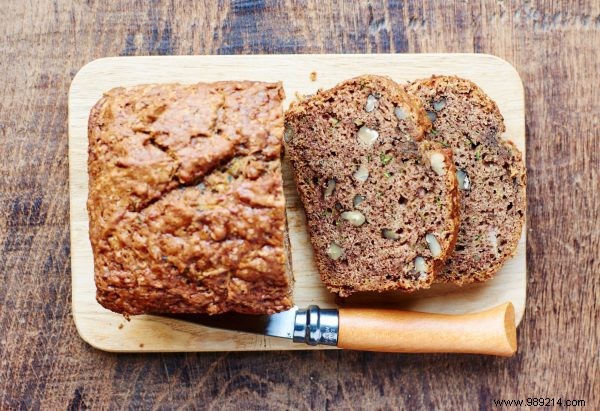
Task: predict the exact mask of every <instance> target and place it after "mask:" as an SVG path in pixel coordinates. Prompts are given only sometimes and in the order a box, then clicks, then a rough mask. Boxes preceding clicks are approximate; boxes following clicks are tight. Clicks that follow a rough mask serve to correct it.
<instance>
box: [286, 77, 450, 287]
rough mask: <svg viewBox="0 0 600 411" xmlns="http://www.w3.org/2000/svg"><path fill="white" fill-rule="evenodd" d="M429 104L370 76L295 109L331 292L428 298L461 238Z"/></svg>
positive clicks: (316, 237) (290, 144)
mask: <svg viewBox="0 0 600 411" xmlns="http://www.w3.org/2000/svg"><path fill="white" fill-rule="evenodd" d="M429 127H430V123H429V120H428V119H427V117H426V114H425V112H424V110H423V109H422V107H421V105H420V103H419V102H418V101H417V100H416V99H414V98H412V97H410V96H409V95H407V94H406V93H405V91H404V90H403V88H402V87H401V86H399V85H398V84H396V83H395V82H393V81H392V80H391V79H389V78H387V77H379V76H361V77H357V78H354V79H351V80H348V81H345V82H343V83H341V84H339V85H337V86H336V87H334V88H332V89H330V90H326V91H319V92H318V93H317V94H316V95H314V96H312V97H309V98H306V99H304V100H302V101H299V102H295V103H293V104H292V106H291V107H290V109H289V110H288V112H287V113H286V129H285V132H284V139H285V141H286V147H287V155H288V156H289V158H290V160H291V163H292V167H293V170H294V178H295V181H296V184H297V187H298V191H299V194H300V198H301V201H302V203H303V205H304V208H305V211H306V216H307V219H308V228H309V233H310V238H311V242H312V245H313V249H314V254H315V260H316V263H317V267H318V269H319V272H320V274H321V278H322V280H323V282H324V283H325V284H326V285H327V287H328V288H329V289H330V290H331V291H333V292H336V293H338V294H339V295H340V296H348V295H350V294H352V293H354V292H357V291H384V290H405V291H414V290H418V289H422V288H427V287H429V285H430V284H431V283H432V281H433V279H434V277H435V275H436V273H437V272H438V271H439V269H440V268H441V266H442V264H443V262H444V260H445V259H446V257H447V256H448V254H449V253H450V252H451V250H452V249H453V246H454V243H455V240H456V234H457V230H458V221H457V219H458V204H457V188H456V184H457V182H456V178H455V169H454V165H453V161H452V154H451V151H450V150H446V149H443V148H442V147H441V146H438V145H436V144H433V143H430V142H422V141H421V140H422V139H423V137H424V133H425V131H426V130H428V129H429Z"/></svg>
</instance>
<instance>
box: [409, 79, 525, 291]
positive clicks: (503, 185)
mask: <svg viewBox="0 0 600 411" xmlns="http://www.w3.org/2000/svg"><path fill="white" fill-rule="evenodd" d="M406 90H407V92H408V93H409V94H412V95H414V96H416V97H418V98H419V99H420V100H421V103H422V104H423V106H424V108H425V110H426V111H427V115H428V117H429V118H430V120H431V121H432V123H433V128H432V129H431V130H430V131H429V132H428V133H427V134H426V138H427V139H428V140H430V141H432V142H437V143H440V144H442V145H444V146H445V147H448V148H450V149H452V151H453V154H454V162H455V165H456V169H457V178H458V182H459V193H460V204H461V210H460V221H461V223H460V231H459V235H458V240H457V243H456V247H455V250H454V253H453V255H452V257H451V258H450V259H449V260H448V261H447V263H446V266H445V268H444V270H443V271H442V272H441V273H440V276H439V277H438V279H436V281H442V282H453V283H456V284H467V283H471V282H481V281H486V280H488V279H490V278H492V277H493V276H494V275H495V274H496V272H497V271H498V270H499V269H500V268H501V267H502V265H503V264H504V262H505V261H506V260H507V259H508V258H510V257H511V256H512V255H513V253H514V251H515V249H516V247H517V244H518V242H519V239H520V237H521V231H522V227H523V223H524V220H525V212H526V200H525V184H526V175H525V166H524V164H523V158H522V155H521V153H520V152H519V150H518V149H517V148H516V147H515V146H514V144H512V143H511V142H510V141H506V140H504V139H502V137H501V134H502V133H503V132H504V131H505V127H504V120H503V118H502V115H501V113H500V110H499V109H498V107H497V105H496V104H495V103H494V101H492V100H491V99H490V98H489V97H488V96H487V95H486V94H485V93H484V92H483V91H482V90H481V88H479V86H477V85H476V84H475V83H473V82H471V81H469V80H465V79H462V78H459V77H455V76H433V77H431V78H428V79H422V80H417V81H415V82H413V83H411V84H409V85H408V86H407V87H406Z"/></svg>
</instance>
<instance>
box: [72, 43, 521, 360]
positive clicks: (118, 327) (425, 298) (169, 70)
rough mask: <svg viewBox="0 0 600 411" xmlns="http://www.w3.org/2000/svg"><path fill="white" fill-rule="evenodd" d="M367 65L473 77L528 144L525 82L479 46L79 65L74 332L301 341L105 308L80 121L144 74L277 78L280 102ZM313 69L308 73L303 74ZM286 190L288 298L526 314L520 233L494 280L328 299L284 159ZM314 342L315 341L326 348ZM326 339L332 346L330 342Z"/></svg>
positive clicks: (403, 77) (118, 342) (196, 343)
mask: <svg viewBox="0 0 600 411" xmlns="http://www.w3.org/2000/svg"><path fill="white" fill-rule="evenodd" d="M370 64H373V65H375V66H376V67H381V68H380V69H379V70H377V71H375V73H379V74H385V75H388V76H390V77H392V78H393V79H395V80H396V81H398V82H405V81H409V80H415V79H417V78H423V77H429V76H430V75H431V74H432V73H434V72H436V73H440V74H442V73H451V74H456V75H459V76H462V77H465V78H468V79H471V80H473V81H475V82H477V83H478V84H479V85H480V86H481V87H482V88H483V89H484V90H485V92H486V93H488V94H489V96H490V97H492V99H494V100H495V101H496V102H497V104H498V106H499V108H500V110H501V111H502V113H503V115H504V119H505V123H506V133H505V136H504V137H505V138H507V139H508V140H510V141H512V142H514V143H515V144H516V145H517V147H519V149H520V150H521V151H522V152H523V153H524V151H525V118H524V117H525V113H524V96H523V84H522V82H521V79H520V77H519V75H518V74H517V72H516V71H515V69H514V68H513V67H512V66H511V65H510V64H509V63H507V62H506V61H504V60H501V59H499V58H497V57H494V56H490V55H485V54H377V55H373V54H353V55H348V54H338V55H331V54H310V55H306V54H297V55H277V56H273V55H270V56H269V55H262V56H260V55H252V56H171V57H166V56H163V57H126V58H108V59H99V60H95V61H93V62H90V63H89V64H87V65H86V66H85V67H83V68H82V69H81V70H80V71H79V72H78V73H77V75H76V77H75V78H74V79H73V82H72V83H71V87H70V89H69V188H70V190H69V197H70V227H71V264H72V267H71V271H72V277H73V297H72V298H73V318H74V320H75V324H76V326H77V330H78V332H79V333H80V335H81V336H82V337H83V338H84V340H86V341H87V342H88V343H90V344H91V345H92V346H94V347H95V348H100V349H104V350H108V351H117V352H119V351H128V352H132V351H146V352H151V351H242V350H298V349H308V348H309V347H307V346H306V345H299V344H291V343H290V342H289V341H287V340H282V339H279V338H265V337H263V336H256V335H251V334H242V333H236V332H231V331H230V332H227V331H224V330H217V329H211V328H208V327H202V326H200V325H198V324H192V323H185V322H182V321H175V320H172V319H165V318H162V317H155V316H142V317H134V318H132V320H131V321H129V322H128V321H124V319H123V317H122V316H121V315H117V314H114V313H111V312H110V311H108V310H106V309H104V308H102V307H101V306H100V305H99V304H98V303H97V302H96V298H95V294H96V287H95V284H94V274H93V257H92V250H91V246H90V243H89V233H88V226H89V222H88V214H87V209H86V200H87V196H88V178H87V153H88V145H87V141H88V136H87V122H88V117H89V113H90V109H91V107H92V106H93V105H94V104H95V103H96V101H98V99H100V97H102V94H103V93H104V92H106V91H108V90H110V89H112V88H113V87H119V86H128V85H135V84H142V83H149V82H167V83H168V82H182V83H194V82H198V81H209V82H210V81H220V80H232V79H250V80H261V81H275V80H280V81H282V82H283V87H284V89H285V92H286V100H285V101H284V107H287V105H289V103H290V102H291V101H292V100H293V99H295V98H296V97H295V96H296V95H297V94H310V93H314V92H315V91H316V90H318V89H319V88H329V87H333V86H334V85H335V84H337V83H339V82H341V81H343V80H344V79H347V78H351V77H355V76H358V75H360V74H361V73H364V71H363V70H364V67H365V66H368V65H370ZM312 72H315V73H317V79H314V80H313V79H312V78H311V75H310V73H312ZM283 175H284V191H285V196H286V212H287V220H288V228H289V235H290V241H291V246H292V247H291V249H292V266H293V267H294V277H295V284H294V302H295V304H296V305H298V306H299V307H306V306H308V305H310V304H318V305H319V306H321V307H323V308H325V307H333V306H337V305H346V306H348V305H356V304H361V305H367V306H371V307H378V306H379V307H380V306H382V305H387V306H389V307H393V308H396V309H399V308H404V309H410V310H414V311H424V312H434V313H435V312H437V313H448V314H462V313H468V312H476V311H483V310H486V309H489V308H491V307H495V306H497V305H498V304H501V303H505V302H507V301H510V302H512V303H513V304H514V306H515V307H516V313H517V316H516V320H517V324H518V323H519V322H520V321H521V318H522V317H523V311H524V308H525V293H526V271H527V267H526V261H525V254H526V251H525V241H526V236H525V235H524V234H523V235H522V238H521V241H520V242H519V244H518V246H517V250H516V255H515V256H514V257H513V258H512V259H511V260H509V261H508V262H507V263H506V264H505V265H504V267H503V268H502V269H501V270H500V272H499V273H498V274H497V275H496V277H495V278H494V280H492V281H489V282H486V283H484V284H473V285H470V286H468V287H458V286H455V285H450V284H436V285H434V286H433V287H432V288H431V289H429V290H426V291H422V292H417V293H412V294H405V293H400V292H395V293H384V294H379V293H366V294H365V293H363V294H361V295H356V296H353V297H352V298H348V299H337V300H336V299H335V298H334V295H333V294H331V293H330V292H328V291H327V290H326V288H325V287H324V286H323V284H322V283H321V281H320V279H319V274H318V271H317V268H316V266H315V264H314V258H313V253H312V247H311V246H310V242H309V237H308V232H307V228H306V217H305V215H304V212H303V211H302V205H301V203H300V200H299V198H298V193H297V190H296V187H295V184H294V181H293V177H292V173H291V169H290V167H289V164H287V161H284V167H283ZM325 347H326V346H316V347H313V348H314V349H324V348H325ZM328 348H330V347H328Z"/></svg>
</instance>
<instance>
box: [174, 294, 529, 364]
mask: <svg viewBox="0 0 600 411" xmlns="http://www.w3.org/2000/svg"><path fill="white" fill-rule="evenodd" d="M169 317H171V318H176V319H180V320H184V321H189V322H193V323H196V324H200V325H203V326H207V327H213V328H221V329H227V330H234V331H242V332H250V333H254V334H261V335H268V336H272V337H279V338H288V339H291V340H292V341H293V342H295V343H305V344H308V345H312V346H314V345H319V344H324V345H333V346H338V347H339V348H345V349H353V350H363V351H383V352H404V353H408V352H410V353H473V354H488V355H499V356H512V355H513V354H514V353H515V352H516V349H517V342H516V326H515V314H514V308H513V305H512V304H511V303H510V302H509V303H504V304H502V305H499V306H497V307H495V308H492V309H489V310H486V311H483V312H479V313H471V314H459V315H449V314H434V313H423V312H412V311H400V310H392V309H373V308H339V309H321V308H319V307H318V306H316V305H311V306H309V307H308V308H306V309H298V308H297V307H294V308H292V309H290V310H288V311H284V312H281V313H277V314H272V315H247V314H236V313H226V314H218V315H195V314H183V315H170V316H169Z"/></svg>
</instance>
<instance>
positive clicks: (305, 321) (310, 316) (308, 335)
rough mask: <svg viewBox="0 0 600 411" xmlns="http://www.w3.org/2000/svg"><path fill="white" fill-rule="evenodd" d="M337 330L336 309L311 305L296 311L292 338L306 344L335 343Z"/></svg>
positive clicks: (337, 316) (337, 317) (337, 318)
mask: <svg viewBox="0 0 600 411" xmlns="http://www.w3.org/2000/svg"><path fill="white" fill-rule="evenodd" d="M338 330H339V313H338V310H336V309H320V308H319V307H317V306H316V305H311V306H309V307H308V308H307V309H305V310H302V309H300V310H298V311H296V318H295V320H294V335H293V338H292V340H293V341H294V342H296V343H306V344H308V345H319V344H325V345H337V342H338Z"/></svg>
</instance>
